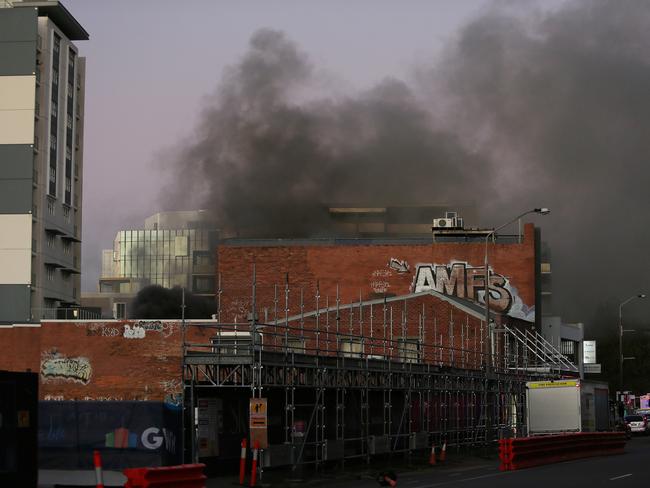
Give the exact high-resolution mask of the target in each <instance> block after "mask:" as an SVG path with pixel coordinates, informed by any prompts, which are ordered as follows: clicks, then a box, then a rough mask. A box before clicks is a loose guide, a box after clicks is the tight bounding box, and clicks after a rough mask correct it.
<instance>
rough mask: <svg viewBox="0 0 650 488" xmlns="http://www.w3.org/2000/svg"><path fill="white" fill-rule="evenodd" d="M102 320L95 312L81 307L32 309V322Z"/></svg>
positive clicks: (100, 315)
mask: <svg viewBox="0 0 650 488" xmlns="http://www.w3.org/2000/svg"><path fill="white" fill-rule="evenodd" d="M100 318H102V314H101V313H99V312H97V311H96V310H90V309H86V308H83V307H68V308H32V319H33V320H93V319H100Z"/></svg>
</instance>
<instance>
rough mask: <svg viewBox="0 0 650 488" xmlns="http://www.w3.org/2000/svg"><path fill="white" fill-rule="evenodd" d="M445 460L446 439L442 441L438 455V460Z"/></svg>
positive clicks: (442, 461)
mask: <svg viewBox="0 0 650 488" xmlns="http://www.w3.org/2000/svg"><path fill="white" fill-rule="evenodd" d="M446 460H447V441H445V442H443V443H442V449H441V450H440V457H439V458H438V461H440V462H441V463H444V462H445V461H446Z"/></svg>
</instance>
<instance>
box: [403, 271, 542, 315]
mask: <svg viewBox="0 0 650 488" xmlns="http://www.w3.org/2000/svg"><path fill="white" fill-rule="evenodd" d="M488 286H489V293H490V309H492V310H495V311H497V312H500V313H505V314H508V315H510V316H512V317H517V318H523V319H525V320H534V318H535V307H528V306H526V305H525V304H524V303H523V302H522V300H521V298H520V297H519V295H518V293H517V290H516V289H515V288H514V287H512V286H511V284H510V281H509V280H508V279H507V278H506V277H505V276H503V275H500V274H498V273H495V272H494V271H493V270H492V269H490V270H489V274H488ZM413 291H414V292H415V293H419V292H423V291H436V292H438V293H441V294H443V295H449V296H456V297H458V298H466V299H468V300H472V301H474V302H476V303H480V304H485V267H483V266H481V267H472V266H470V265H468V263H466V262H451V263H449V264H418V265H417V269H416V272H415V278H414V280H413Z"/></svg>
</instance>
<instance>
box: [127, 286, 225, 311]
mask: <svg viewBox="0 0 650 488" xmlns="http://www.w3.org/2000/svg"><path fill="white" fill-rule="evenodd" d="M182 303H183V290H182V288H180V287H178V286H175V287H174V288H171V289H170V288H164V287H162V286H159V285H150V286H147V287H145V288H143V289H142V290H140V291H139V292H138V294H137V295H136V296H135V298H134V299H133V301H132V302H131V303H130V304H129V316H130V318H133V319H180V318H182ZM216 312H217V305H216V302H215V301H214V299H209V298H205V297H201V296H196V295H192V294H191V293H189V292H187V291H186V292H185V318H186V319H209V318H211V317H212V314H214V313H216Z"/></svg>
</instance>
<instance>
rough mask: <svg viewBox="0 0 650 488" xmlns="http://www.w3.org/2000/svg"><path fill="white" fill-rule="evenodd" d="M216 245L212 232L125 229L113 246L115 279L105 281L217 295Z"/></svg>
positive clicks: (203, 230)
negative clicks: (177, 287) (127, 282)
mask: <svg viewBox="0 0 650 488" xmlns="http://www.w3.org/2000/svg"><path fill="white" fill-rule="evenodd" d="M216 243H217V231H215V230H210V229H201V228H199V229H167V230H151V229H147V230H122V231H119V232H118V233H117V235H116V237H115V241H114V245H113V263H112V272H111V273H110V274H111V275H112V276H102V278H103V279H105V278H113V279H128V281H130V282H139V283H141V284H142V285H146V284H152V285H160V286H164V287H165V288H172V287H174V286H180V287H185V288H186V289H188V290H190V291H191V292H192V293H194V294H198V295H214V293H215V262H214V259H215V258H214V255H215V249H216ZM103 274H104V273H103ZM100 291H102V290H100ZM106 291H108V290H106ZM111 291H115V292H117V291H119V290H114V289H113V290H111ZM124 291H126V290H124ZM129 291H132V290H129Z"/></svg>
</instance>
